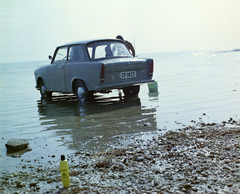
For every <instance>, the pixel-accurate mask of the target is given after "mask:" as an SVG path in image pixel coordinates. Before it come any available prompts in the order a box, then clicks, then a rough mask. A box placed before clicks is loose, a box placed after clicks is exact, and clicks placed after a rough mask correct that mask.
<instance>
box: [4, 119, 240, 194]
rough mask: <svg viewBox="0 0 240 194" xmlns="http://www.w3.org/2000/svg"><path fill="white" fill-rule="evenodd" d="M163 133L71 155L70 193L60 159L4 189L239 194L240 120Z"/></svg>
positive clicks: (6, 181)
mask: <svg viewBox="0 0 240 194" xmlns="http://www.w3.org/2000/svg"><path fill="white" fill-rule="evenodd" d="M162 131H163V130H158V132H159V133H157V132H156V133H153V135H152V138H151V139H143V138H141V137H140V136H139V134H135V135H132V136H131V137H129V139H125V141H122V140H121V139H118V140H117V141H116V142H114V143H113V144H112V145H111V149H109V150H107V151H105V152H101V153H89V152H77V153H75V154H74V155H69V156H68V162H69V170H70V178H71V186H70V187H69V188H68V189H62V183H61V179H60V174H59V169H58V168H59V166H58V161H57V162H56V163H55V164H54V165H55V166H52V167H51V168H49V169H47V168H38V169H37V170H38V171H37V173H32V174H26V175H25V174H24V173H21V174H20V175H19V174H15V175H12V176H10V175H9V174H3V175H1V176H0V185H1V186H0V191H2V192H3V193H7V192H5V191H7V189H10V190H12V191H17V192H18V193H23V191H26V192H29V193H34V192H40V193H59V194H63V193H240V184H239V183H240V123H239V121H235V120H229V121H227V122H223V123H220V124H217V123H203V122H199V123H194V125H191V126H185V127H184V128H181V129H178V130H175V131H166V132H165V133H162ZM33 170H35V169H33ZM14 180H15V181H14ZM16 180H18V182H16ZM42 183H45V184H47V185H48V188H46V187H43V185H44V184H42Z"/></svg>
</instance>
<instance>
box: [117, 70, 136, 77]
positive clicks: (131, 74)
mask: <svg viewBox="0 0 240 194" xmlns="http://www.w3.org/2000/svg"><path fill="white" fill-rule="evenodd" d="M136 76H137V73H136V71H125V72H121V73H120V77H121V79H127V78H134V77H136Z"/></svg>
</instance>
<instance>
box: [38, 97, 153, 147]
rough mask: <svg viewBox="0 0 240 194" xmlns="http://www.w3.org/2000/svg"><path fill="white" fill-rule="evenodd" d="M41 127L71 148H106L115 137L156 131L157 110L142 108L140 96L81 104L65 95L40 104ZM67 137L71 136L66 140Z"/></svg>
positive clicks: (101, 98) (110, 98)
mask: <svg viewBox="0 0 240 194" xmlns="http://www.w3.org/2000/svg"><path fill="white" fill-rule="evenodd" d="M38 112H39V115H40V117H39V118H40V121H41V125H46V126H47V128H46V129H45V130H48V131H54V133H55V135H56V136H60V137H63V138H62V143H63V144H64V145H65V146H67V148H68V149H74V150H79V149H83V148H84V147H85V148H88V149H92V147H96V146H98V147H97V149H98V150H99V149H100V147H102V146H103V148H104V146H105V144H106V143H107V142H108V141H112V138H116V137H118V136H119V135H123V134H133V133H136V132H138V131H149V130H156V126H157V125H156V117H155V113H156V108H149V109H148V108H143V107H141V101H140V99H139V97H134V98H122V97H121V96H110V97H106V96H104V97H102V96H96V97H95V99H94V101H92V102H91V103H86V104H82V103H79V102H78V101H77V99H76V98H75V97H74V96H71V95H64V96H57V97H53V98H52V99H51V100H46V99H41V100H39V101H38ZM66 136H67V137H68V138H67V139H65V138H66Z"/></svg>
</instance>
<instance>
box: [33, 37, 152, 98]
mask: <svg viewBox="0 0 240 194" xmlns="http://www.w3.org/2000/svg"><path fill="white" fill-rule="evenodd" d="M49 59H51V63H50V64H49V65H45V66H42V67H40V68H38V69H36V70H35V71H34V74H35V80H36V88H37V89H38V90H40V93H41V95H42V97H51V96H52V92H61V93H75V94H76V96H77V98H78V99H79V101H82V102H86V101H88V100H90V99H91V98H92V97H93V94H94V93H95V92H103V93H106V92H107V93H108V92H111V90H113V89H122V90H123V93H124V95H125V96H135V95H138V93H139V90H140V84H143V83H149V82H153V81H154V80H152V77H153V59H140V58H134V57H132V55H131V54H130V52H129V50H128V49H127V47H126V45H125V44H124V42H123V41H121V40H118V39H101V40H91V41H80V42H73V43H69V44H65V45H62V46H59V47H57V48H56V50H55V52H54V55H53V57H51V56H49Z"/></svg>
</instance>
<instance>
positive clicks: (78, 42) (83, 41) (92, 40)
mask: <svg viewBox="0 0 240 194" xmlns="http://www.w3.org/2000/svg"><path fill="white" fill-rule="evenodd" d="M100 41H118V42H122V40H120V39H91V40H82V41H75V42H70V43H67V44H63V45H60V46H58V47H63V46H68V45H74V44H89V43H93V42H100Z"/></svg>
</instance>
